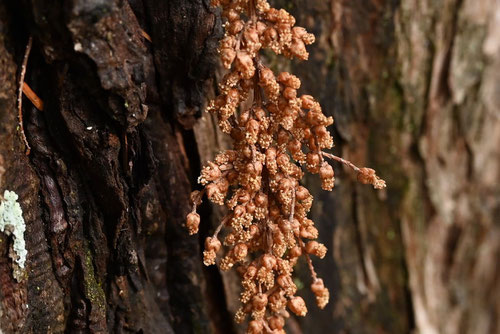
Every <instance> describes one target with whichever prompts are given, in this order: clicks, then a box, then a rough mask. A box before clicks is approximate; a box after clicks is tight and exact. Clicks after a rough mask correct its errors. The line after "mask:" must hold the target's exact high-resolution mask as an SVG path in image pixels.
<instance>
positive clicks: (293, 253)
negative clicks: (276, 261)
mask: <svg viewBox="0 0 500 334" xmlns="http://www.w3.org/2000/svg"><path fill="white" fill-rule="evenodd" d="M288 254H289V255H290V257H299V256H301V255H302V249H301V248H300V247H299V246H294V247H292V248H291V249H290V251H289V253H288Z"/></svg>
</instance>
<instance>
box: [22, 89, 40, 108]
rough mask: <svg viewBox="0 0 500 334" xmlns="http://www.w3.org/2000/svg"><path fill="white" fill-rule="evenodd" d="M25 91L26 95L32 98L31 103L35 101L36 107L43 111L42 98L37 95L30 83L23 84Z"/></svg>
mask: <svg viewBox="0 0 500 334" xmlns="http://www.w3.org/2000/svg"><path fill="white" fill-rule="evenodd" d="M23 93H24V96H26V97H27V98H28V100H30V101H31V103H33V105H34V106H35V108H37V109H38V110H40V111H43V101H42V99H41V98H39V97H38V95H36V93H35V92H34V91H33V90H32V89H31V87H30V86H28V84H27V83H26V82H25V83H24V84H23Z"/></svg>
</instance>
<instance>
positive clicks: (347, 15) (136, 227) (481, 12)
mask: <svg viewBox="0 0 500 334" xmlns="http://www.w3.org/2000/svg"><path fill="white" fill-rule="evenodd" d="M209 3H210V1H209V0H168V1H167V0H162V1H159V0H129V1H124V0H72V1H55V2H54V1H53V0H19V1H0V194H3V193H4V190H6V189H7V190H11V191H14V192H15V193H16V194H18V195H19V203H20V205H21V207H22V210H23V217H24V220H25V223H26V233H25V239H26V249H27V251H28V257H27V261H26V270H25V271H23V275H22V276H21V279H20V280H16V279H14V277H13V275H12V272H13V270H14V269H15V268H13V266H15V263H13V261H12V256H13V253H12V237H10V236H8V235H6V234H4V233H0V333H2V332H3V333H145V334H149V333H168V334H171V333H182V334H184V333H220V334H226V333H228V334H231V333H243V331H244V329H243V327H238V326H237V325H236V324H234V322H233V320H232V319H233V316H234V313H235V312H236V309H237V308H238V307H239V302H238V295H239V279H238V278H237V277H235V273H234V271H230V272H228V273H222V272H219V270H218V269H217V268H216V267H215V266H212V267H209V268H207V267H204V266H203V264H202V247H203V242H204V239H205V237H206V236H207V235H209V234H210V233H211V232H212V231H213V229H214V228H215V226H216V225H217V223H218V221H220V218H221V215H222V212H221V211H220V208H218V207H215V206H210V205H208V204H204V205H203V206H202V207H201V208H200V211H199V212H200V214H201V216H202V222H203V223H202V226H201V229H200V234H199V235H198V236H197V237H195V236H189V235H188V233H187V229H186V228H185V226H184V225H185V217H186V214H187V213H188V212H189V211H190V210H191V208H190V204H189V194H190V192H191V190H193V189H196V188H197V187H198V185H197V183H196V179H197V177H198V175H199V172H200V169H201V166H202V165H203V164H205V163H206V161H208V160H212V159H213V157H214V156H215V154H216V153H217V152H219V151H220V150H222V149H224V148H226V147H228V145H229V144H230V143H229V141H228V137H227V136H225V135H223V134H221V133H220V132H218V131H217V125H216V122H214V120H213V119H212V118H211V116H210V115H209V114H207V113H204V112H202V110H203V109H204V105H205V104H206V101H207V99H208V98H211V97H213V96H214V93H215V87H216V81H217V80H216V79H217V78H220V76H221V74H222V73H221V71H220V66H219V65H218V54H217V51H216V49H217V45H218V40H219V39H220V38H221V36H222V22H221V19H220V15H219V14H220V13H218V12H217V11H214V10H213V9H211V8H210V6H209ZM271 3H272V4H273V6H275V7H276V8H285V9H286V10H288V11H290V12H291V13H292V14H293V15H294V16H295V17H296V19H297V23H298V25H300V26H303V27H306V28H307V29H308V30H309V31H310V32H312V33H314V34H315V35H316V43H315V44H313V45H312V46H311V47H309V50H310V59H309V61H307V62H295V61H294V62H291V61H289V60H286V59H285V58H284V57H276V56H272V55H271V54H266V55H265V57H264V58H265V62H266V63H267V64H269V65H270V67H271V68H273V69H274V70H275V71H281V70H287V71H290V72H292V73H294V74H296V75H297V76H299V77H300V78H301V80H302V87H301V93H303V94H310V95H313V96H315V97H316V98H317V99H318V100H319V101H320V102H321V104H322V107H323V111H324V113H325V114H327V115H331V116H333V117H334V119H335V123H334V125H333V126H332V127H331V131H332V133H333V135H334V140H335V144H336V146H335V147H334V148H333V153H335V154H336V155H339V156H342V157H343V158H346V159H348V160H351V161H352V162H353V163H355V164H356V165H358V166H366V167H370V168H374V169H375V170H376V171H377V174H378V175H379V176H380V177H382V178H383V179H385V180H386V181H387V188H386V189H385V190H383V191H375V190H373V188H372V187H371V186H365V185H361V184H359V183H358V182H356V179H355V175H354V174H353V173H352V172H351V171H350V170H347V169H345V168H343V166H340V165H336V166H335V173H336V181H337V182H336V186H335V189H334V190H333V191H332V192H325V191H322V190H321V187H320V181H319V179H318V178H317V177H314V176H307V177H306V179H305V183H306V186H307V187H308V188H309V189H310V190H311V192H312V194H313V195H314V197H315V202H314V203H313V209H312V212H311V218H312V219H313V220H314V221H315V222H316V226H317V227H318V229H319V230H320V236H319V241H320V242H322V243H324V244H326V246H327V247H328V249H329V251H328V253H327V256H326V257H325V259H323V260H316V259H313V261H314V265H315V267H316V269H317V272H318V274H319V276H320V277H322V278H323V279H324V280H325V284H326V286H327V287H328V288H329V289H330V293H331V300H330V304H329V305H328V306H327V307H326V309H325V310H322V311H321V310H319V309H318V308H317V307H316V306H315V302H314V299H313V296H312V294H311V293H310V291H309V289H308V288H307V287H308V286H309V284H310V277H309V272H308V270H307V266H306V265H305V263H300V262H299V264H298V267H297V270H296V278H295V283H296V284H297V286H298V287H299V294H300V295H302V296H303V297H304V298H305V299H306V302H307V305H308V309H309V314H308V316H307V317H304V318H300V319H299V318H295V317H292V318H291V319H290V320H289V321H288V322H287V333H289V334H300V333H304V334H320V333H326V334H330V333H346V334H347V333H350V334H364V333H367V334H371V333H377V334H379V333H380V334H381V333H384V334H385V333H386V334H399V333H421V334H438V333H439V334H441V333H443V334H462V333H467V334H490V333H491V334H493V333H500V0H479V1H478V0H286V1H285V0H275V1H271ZM30 38H32V41H33V43H32V49H31V53H30V54H29V57H27V58H26V59H28V58H29V59H28V62H27V66H26V67H24V68H25V69H26V77H25V79H24V84H26V85H28V84H29V87H31V88H32V90H33V91H34V92H35V93H36V94H37V95H38V97H39V98H40V99H41V100H43V105H37V106H35V105H33V104H32V103H31V102H30V100H28V99H27V98H24V103H23V106H22V107H20V106H19V105H18V104H17V102H16V100H17V99H16V97H17V95H18V94H19V92H20V90H21V89H22V88H21V86H23V87H24V86H25V85H24V84H23V82H22V80H21V81H20V79H19V78H20V73H21V72H22V69H23V66H22V61H23V58H24V57H25V54H26V51H25V50H26V45H27V41H28V40H29V39H30ZM20 112H22V114H23V119H24V129H25V134H26V138H27V142H28V143H29V144H30V146H31V153H30V154H29V155H27V154H26V147H25V145H24V142H23V141H22V136H21V128H20V123H19V120H18V115H19V113H20ZM18 269H19V268H18Z"/></svg>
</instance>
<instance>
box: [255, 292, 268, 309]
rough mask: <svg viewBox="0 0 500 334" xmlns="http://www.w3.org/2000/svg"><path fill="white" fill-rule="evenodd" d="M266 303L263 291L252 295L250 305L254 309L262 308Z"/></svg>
mask: <svg viewBox="0 0 500 334" xmlns="http://www.w3.org/2000/svg"><path fill="white" fill-rule="evenodd" d="M266 305H267V295H266V294H265V293H259V294H256V295H255V296H253V298H252V306H253V308H254V309H257V310H262V309H263V308H265V307H266Z"/></svg>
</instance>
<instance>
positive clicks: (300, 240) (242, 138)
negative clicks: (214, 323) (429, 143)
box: [186, 0, 385, 334]
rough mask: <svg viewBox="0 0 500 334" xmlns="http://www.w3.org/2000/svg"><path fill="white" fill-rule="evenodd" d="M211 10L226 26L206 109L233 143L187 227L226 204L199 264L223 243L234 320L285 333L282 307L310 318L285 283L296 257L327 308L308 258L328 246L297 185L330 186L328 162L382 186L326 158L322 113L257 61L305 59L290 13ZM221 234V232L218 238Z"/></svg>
mask: <svg viewBox="0 0 500 334" xmlns="http://www.w3.org/2000/svg"><path fill="white" fill-rule="evenodd" d="M212 5H214V6H220V7H221V8H222V16H223V17H224V18H225V20H226V23H225V24H224V27H225V31H226V34H225V36H224V38H223V39H222V40H221V42H220V47H219V52H220V55H221V60H222V64H223V65H224V67H225V68H227V69H228V70H229V71H228V73H227V74H226V75H225V76H224V78H223V80H222V82H221V83H220V84H219V95H218V96H217V97H216V98H215V100H213V101H211V102H210V104H209V107H208V111H210V112H212V113H214V114H215V115H216V116H217V119H218V124H219V127H220V129H221V130H222V131H223V132H225V133H227V134H229V135H230V136H231V138H232V141H233V149H232V150H227V151H225V152H222V153H219V154H218V155H217V156H216V157H215V159H214V161H212V162H209V163H208V164H207V166H205V167H204V168H203V170H202V172H201V175H200V177H199V179H198V181H199V183H200V184H201V185H203V186H204V189H203V190H202V191H194V192H193V193H192V194H191V202H192V205H193V211H192V212H191V213H190V214H189V215H188V217H187V223H186V225H187V228H188V229H189V232H190V233H191V234H194V233H197V232H198V226H199V223H200V216H199V215H198V214H197V213H196V207H197V206H198V205H200V204H201V199H202V197H203V196H204V195H206V196H207V197H208V199H209V200H210V201H212V202H214V203H216V204H220V205H225V206H226V207H227V209H228V212H229V213H228V214H227V215H226V216H225V217H224V218H223V220H222V222H221V223H220V225H219V227H218V228H217V229H216V231H215V233H214V234H213V235H212V236H211V237H208V238H207V239H206V241H205V251H204V252H203V255H204V263H205V265H212V264H215V263H216V258H217V255H216V254H217V252H219V251H220V249H221V248H222V246H225V247H224V248H225V249H226V253H225V256H224V257H222V259H221V260H220V261H219V262H218V265H219V267H220V269H221V270H229V269H230V268H232V267H236V268H237V272H238V273H239V275H240V276H241V280H242V281H241V285H242V292H241V296H240V301H241V303H242V307H241V308H240V309H239V310H238V312H237V313H236V316H235V320H236V321H237V322H242V321H244V320H245V319H246V318H248V317H249V316H250V318H251V319H250V321H249V324H248V330H247V332H248V333H251V334H256V333H284V330H283V327H284V325H285V318H287V317H288V316H289V313H288V311H287V310H289V311H291V312H293V313H295V314H296V315H298V316H305V315H306V313H307V307H306V304H305V302H304V300H303V299H302V298H301V297H299V296H296V295H295V293H296V292H297V286H296V285H295V284H294V282H293V279H292V272H293V267H294V266H295V264H296V263H297V261H298V258H299V257H300V256H304V257H305V259H306V261H307V263H308V265H309V269H310V271H311V276H312V282H311V291H312V292H313V293H314V295H315V296H316V302H317V304H318V306H319V307H320V308H324V307H325V305H326V304H327V303H328V300H329V296H330V294H329V291H328V289H327V288H326V287H325V286H324V284H323V280H322V279H320V278H318V277H317V275H316V272H315V271H314V267H313V265H312V261H311V258H310V255H314V256H317V257H319V258H323V257H324V256H325V254H326V251H327V249H326V247H325V246H324V245H323V244H321V243H319V242H317V241H315V240H314V239H316V238H317V237H318V230H317V229H316V227H315V226H314V222H313V221H312V220H310V219H308V218H307V213H308V212H309V210H310V209H311V206H312V201H313V198H312V196H311V194H310V193H309V191H308V190H307V189H306V188H305V187H303V186H301V185H300V180H301V179H302V177H303V176H304V170H307V171H309V172H310V173H313V174H319V176H320V178H321V181H322V188H323V189H325V190H332V188H333V186H334V172H333V168H332V166H331V165H330V164H329V163H328V162H326V161H325V158H329V159H332V160H335V161H338V162H340V163H342V164H345V165H347V166H349V167H351V168H352V169H354V171H355V172H357V173H358V180H359V181H360V182H362V183H369V184H372V185H373V186H374V187H375V188H376V189H381V188H384V187H385V182H384V181H383V180H381V179H380V178H379V177H378V176H376V175H375V171H373V170H372V169H369V168H358V167H356V166H354V165H353V164H352V163H351V162H349V161H346V160H344V159H342V158H340V157H337V156H335V155H333V154H330V153H326V152H324V151H323V150H325V149H330V148H332V146H333V140H332V137H331V136H330V133H329V132H328V130H327V129H326V127H327V126H329V125H331V124H332V123H333V118H332V117H327V116H325V115H324V114H323V112H322V110H321V106H320V105H319V103H318V102H317V101H316V100H315V99H314V98H313V97H312V96H310V95H302V96H299V95H298V93H297V90H298V89H299V88H300V85H301V82H300V80H299V78H297V77H296V76H294V75H293V74H290V73H287V72H283V73H280V74H279V75H277V76H276V75H275V74H274V73H273V71H272V70H271V69H269V68H268V67H266V66H265V65H264V64H263V62H262V61H261V59H260V57H259V51H260V50H261V49H262V48H267V49H270V50H272V51H273V52H275V53H276V54H283V55H284V56H286V57H289V58H298V59H301V60H307V58H308V56H309V55H308V53H307V50H306V45H308V44H311V43H313V42H314V35H312V34H309V33H308V32H307V31H306V30H305V29H304V28H301V27H295V26H294V25H295V18H294V17H293V16H292V15H290V14H289V13H288V12H286V11H285V10H283V9H281V10H277V9H274V8H271V6H270V5H269V3H268V2H267V1H266V0H213V1H212ZM243 102H245V103H244V104H243ZM242 105H248V106H250V107H249V108H246V109H243V108H241V106H242ZM222 228H224V229H225V231H226V233H224V234H225V236H224V237H223V238H220V237H219V232H220V231H221V230H222ZM304 239H306V240H304Z"/></svg>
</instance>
